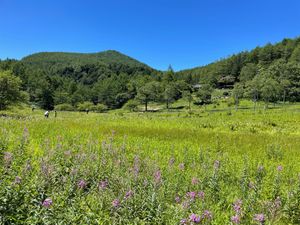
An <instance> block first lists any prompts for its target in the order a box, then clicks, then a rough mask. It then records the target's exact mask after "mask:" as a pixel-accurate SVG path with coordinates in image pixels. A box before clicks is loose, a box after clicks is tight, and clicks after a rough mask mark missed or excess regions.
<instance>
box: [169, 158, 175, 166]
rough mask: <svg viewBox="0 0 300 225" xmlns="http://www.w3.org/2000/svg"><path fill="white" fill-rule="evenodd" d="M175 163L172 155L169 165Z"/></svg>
mask: <svg viewBox="0 0 300 225" xmlns="http://www.w3.org/2000/svg"><path fill="white" fill-rule="evenodd" d="M174 163H175V158H174V157H172V158H171V159H170V160H169V165H170V166H172V165H173V164H174Z"/></svg>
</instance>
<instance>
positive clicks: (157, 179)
mask: <svg viewBox="0 0 300 225" xmlns="http://www.w3.org/2000/svg"><path fill="white" fill-rule="evenodd" d="M154 180H155V183H157V184H158V183H160V182H161V180H162V179H161V172H160V170H157V171H156V172H155V173H154Z"/></svg>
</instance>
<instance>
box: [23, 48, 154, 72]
mask: <svg viewBox="0 0 300 225" xmlns="http://www.w3.org/2000/svg"><path fill="white" fill-rule="evenodd" d="M22 61H23V62H25V63H28V64H30V65H34V66H37V67H41V66H48V67H51V66H52V65H54V64H60V65H64V66H66V65H84V64H95V63H103V64H104V65H112V64H123V65H127V66H129V67H144V68H145V69H146V68H147V69H149V70H151V68H150V67H149V66H147V65H146V64H143V63H141V62H139V61H137V60H135V59H133V58H131V57H129V56H127V55H124V54H122V53H120V52H117V51H114V50H108V51H104V52H98V53H67V52H40V53H36V54H32V55H29V56H26V57H24V58H23V59H22Z"/></svg>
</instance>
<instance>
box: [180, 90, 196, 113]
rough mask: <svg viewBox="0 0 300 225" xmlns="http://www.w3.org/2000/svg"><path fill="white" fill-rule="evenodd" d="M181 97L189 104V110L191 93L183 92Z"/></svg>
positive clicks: (191, 98) (191, 100) (191, 99)
mask: <svg viewBox="0 0 300 225" xmlns="http://www.w3.org/2000/svg"><path fill="white" fill-rule="evenodd" d="M182 96H183V98H184V99H185V100H186V101H187V102H188V103H189V105H188V107H189V110H191V103H192V102H193V95H192V93H191V92H190V91H184V92H183V94H182Z"/></svg>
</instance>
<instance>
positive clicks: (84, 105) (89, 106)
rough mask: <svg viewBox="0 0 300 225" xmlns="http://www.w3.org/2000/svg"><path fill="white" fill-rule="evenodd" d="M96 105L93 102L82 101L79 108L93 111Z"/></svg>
mask: <svg viewBox="0 0 300 225" xmlns="http://www.w3.org/2000/svg"><path fill="white" fill-rule="evenodd" d="M94 106H95V105H94V104H93V103H92V102H82V103H79V104H78V105H77V110H79V111H86V110H90V111H92V109H93V108H94Z"/></svg>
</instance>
